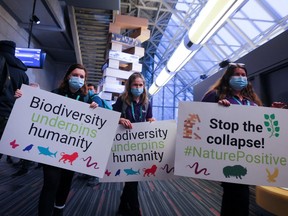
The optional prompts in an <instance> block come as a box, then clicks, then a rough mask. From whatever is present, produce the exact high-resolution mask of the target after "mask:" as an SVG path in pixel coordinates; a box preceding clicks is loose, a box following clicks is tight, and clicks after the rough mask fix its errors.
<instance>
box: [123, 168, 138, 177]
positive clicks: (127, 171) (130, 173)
mask: <svg viewBox="0 0 288 216" xmlns="http://www.w3.org/2000/svg"><path fill="white" fill-rule="evenodd" d="M124 172H125V173H126V174H127V176H128V175H138V174H140V169H139V170H138V171H135V170H133V169H132V168H131V169H124Z"/></svg>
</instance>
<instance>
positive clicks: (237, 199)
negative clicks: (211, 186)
mask: <svg viewBox="0 0 288 216" xmlns="http://www.w3.org/2000/svg"><path fill="white" fill-rule="evenodd" d="M222 187H223V196H222V206H221V216H231V215H233V216H248V215H249V194H250V192H249V185H243V184H234V183H227V182H223V183H222Z"/></svg>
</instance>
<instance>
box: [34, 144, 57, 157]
mask: <svg viewBox="0 0 288 216" xmlns="http://www.w3.org/2000/svg"><path fill="white" fill-rule="evenodd" d="M38 150H39V154H43V155H46V156H50V157H52V155H54V157H56V154H57V151H56V152H54V153H52V152H50V150H49V147H47V148H45V147H43V146H38Z"/></svg>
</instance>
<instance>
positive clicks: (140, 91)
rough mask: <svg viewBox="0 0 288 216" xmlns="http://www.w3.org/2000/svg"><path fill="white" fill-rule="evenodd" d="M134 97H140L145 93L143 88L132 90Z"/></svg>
mask: <svg viewBox="0 0 288 216" xmlns="http://www.w3.org/2000/svg"><path fill="white" fill-rule="evenodd" d="M131 93H132V95H134V96H136V97H138V96H140V95H141V94H142V93H143V88H131Z"/></svg>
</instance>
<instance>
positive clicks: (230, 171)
mask: <svg viewBox="0 0 288 216" xmlns="http://www.w3.org/2000/svg"><path fill="white" fill-rule="evenodd" d="M223 174H224V176H225V178H230V176H232V177H236V178H237V179H238V178H240V179H242V178H241V176H245V175H246V174H247V169H246V168H244V167H243V166H241V165H235V166H226V167H224V168H223Z"/></svg>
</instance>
